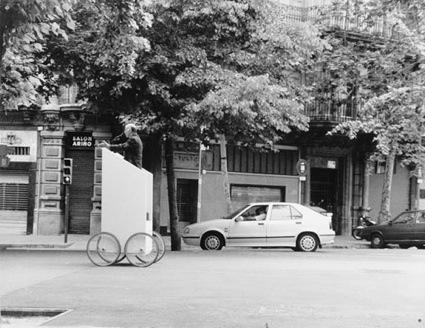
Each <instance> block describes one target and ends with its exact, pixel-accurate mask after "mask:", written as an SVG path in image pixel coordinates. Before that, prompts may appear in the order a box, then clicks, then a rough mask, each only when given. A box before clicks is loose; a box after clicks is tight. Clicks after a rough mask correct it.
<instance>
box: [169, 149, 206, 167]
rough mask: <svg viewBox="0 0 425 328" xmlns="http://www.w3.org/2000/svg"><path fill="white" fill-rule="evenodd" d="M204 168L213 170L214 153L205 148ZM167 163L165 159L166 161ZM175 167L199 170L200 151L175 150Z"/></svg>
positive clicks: (203, 154)
mask: <svg viewBox="0 0 425 328" xmlns="http://www.w3.org/2000/svg"><path fill="white" fill-rule="evenodd" d="M201 163H202V169H203V170H212V166H213V164H212V153H211V152H209V151H207V150H205V151H203V152H202V161H201ZM164 165H165V161H164ZM174 167H175V168H178V169H188V170H198V169H199V153H191V152H183V151H175V152H174Z"/></svg>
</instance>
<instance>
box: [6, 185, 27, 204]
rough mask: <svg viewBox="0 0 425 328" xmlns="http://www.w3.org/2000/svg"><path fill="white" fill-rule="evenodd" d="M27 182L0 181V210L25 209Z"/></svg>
mask: <svg viewBox="0 0 425 328" xmlns="http://www.w3.org/2000/svg"><path fill="white" fill-rule="evenodd" d="M27 209H28V184H22V183H0V211H26V210H27Z"/></svg>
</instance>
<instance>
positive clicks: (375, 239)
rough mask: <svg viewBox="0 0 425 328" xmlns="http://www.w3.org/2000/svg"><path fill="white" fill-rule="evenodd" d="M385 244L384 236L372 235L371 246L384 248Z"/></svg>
mask: <svg viewBox="0 0 425 328" xmlns="http://www.w3.org/2000/svg"><path fill="white" fill-rule="evenodd" d="M384 245H385V241H384V238H383V237H382V236H381V235H379V234H374V235H372V239H371V240H370V247H372V248H383V247H384Z"/></svg>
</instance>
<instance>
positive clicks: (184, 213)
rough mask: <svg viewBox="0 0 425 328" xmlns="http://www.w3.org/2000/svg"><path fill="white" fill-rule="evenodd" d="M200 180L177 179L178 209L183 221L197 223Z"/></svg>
mask: <svg viewBox="0 0 425 328" xmlns="http://www.w3.org/2000/svg"><path fill="white" fill-rule="evenodd" d="M197 204H198V180H193V179H177V210H178V212H179V219H180V221H183V222H188V223H196V216H197Z"/></svg>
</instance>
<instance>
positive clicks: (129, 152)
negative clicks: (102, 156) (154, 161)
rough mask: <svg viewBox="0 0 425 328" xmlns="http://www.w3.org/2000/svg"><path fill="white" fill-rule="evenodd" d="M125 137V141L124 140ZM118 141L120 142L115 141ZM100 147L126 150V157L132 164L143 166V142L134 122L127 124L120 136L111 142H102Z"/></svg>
mask: <svg viewBox="0 0 425 328" xmlns="http://www.w3.org/2000/svg"><path fill="white" fill-rule="evenodd" d="M121 136H122V137H124V139H125V141H124V142H121V141H123V140H122V138H121ZM115 142H118V143H115ZM98 146H99V147H105V148H108V149H109V150H112V151H120V150H123V151H124V159H125V160H126V161H128V162H130V163H131V164H133V165H135V166H137V167H138V168H139V169H141V168H142V160H143V143H142V140H141V139H140V137H139V135H138V134H137V127H136V125H135V124H133V123H129V124H126V125H125V127H124V132H123V134H121V135H120V136H118V137H116V138H114V139H113V140H112V142H111V144H109V143H107V142H106V141H103V142H101V143H100V144H99V145H98Z"/></svg>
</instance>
